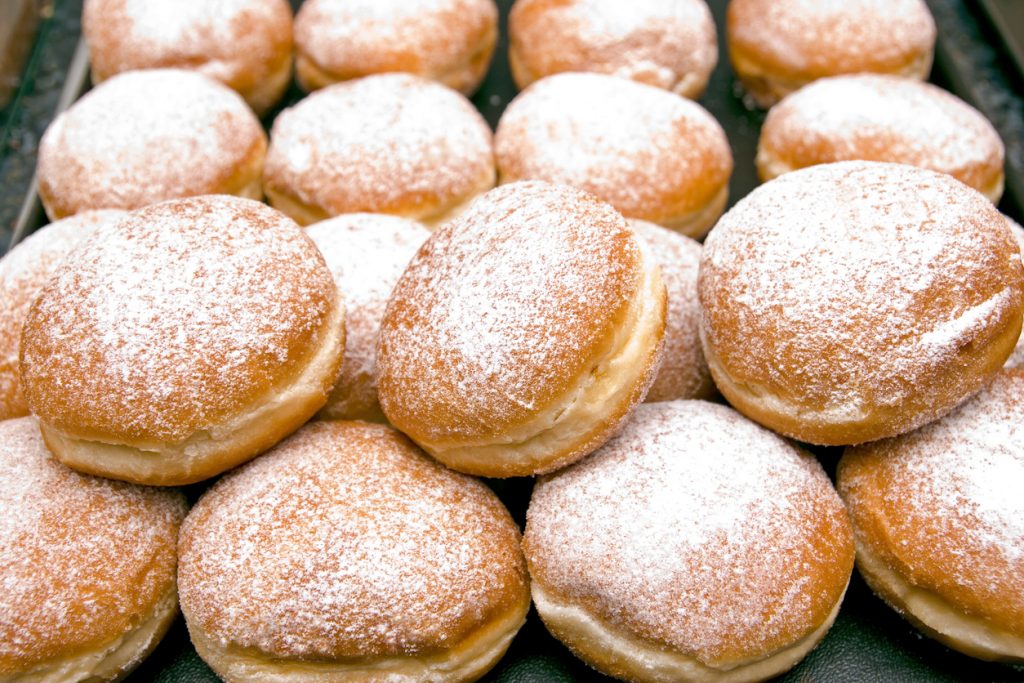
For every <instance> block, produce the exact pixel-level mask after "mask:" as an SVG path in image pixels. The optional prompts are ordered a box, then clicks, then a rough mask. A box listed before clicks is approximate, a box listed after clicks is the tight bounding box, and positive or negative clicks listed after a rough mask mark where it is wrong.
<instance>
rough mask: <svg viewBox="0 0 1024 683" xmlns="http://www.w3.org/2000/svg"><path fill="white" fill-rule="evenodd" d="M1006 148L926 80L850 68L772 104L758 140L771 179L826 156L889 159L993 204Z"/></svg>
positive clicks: (761, 166) (764, 173)
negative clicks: (944, 178)
mask: <svg viewBox="0 0 1024 683" xmlns="http://www.w3.org/2000/svg"><path fill="white" fill-rule="evenodd" d="M1004 157H1005V152H1004V149H1003V142H1002V140H1000V139H999V134H998V133H996V131H995V129H994V128H993V127H992V124H991V123H989V122H988V119H986V118H985V117H984V116H982V115H981V113H980V112H979V111H978V110H976V109H974V108H973V107H971V106H970V105H968V104H967V103H966V102H964V101H963V100H961V99H959V98H957V97H955V96H954V95H951V94H950V93H948V92H946V91H945V90H942V89H941V88H938V87H936V86H934V85H931V84H930V83H921V82H919V81H915V80H911V79H908V78H900V77H898V76H882V75H877V74H857V75H853V76H836V77H833V78H823V79H821V80H818V81H815V82H814V83H811V84H810V85H808V86H806V87H804V88H801V89H800V90H798V91H797V92H795V93H793V94H791V95H789V96H787V97H786V98H785V99H783V100H782V101H781V102H779V103H778V104H777V105H775V106H774V107H772V109H771V111H769V112H768V117H767V118H766V119H765V122H764V126H763V127H762V128H761V136H760V138H759V139H758V145H757V159H756V161H757V171H758V175H759V176H760V177H761V180H771V179H772V178H775V177H777V176H780V175H782V174H783V173H788V172H790V171H795V170H796V169H798V168H805V167H807V166H814V165H815V164H826V163H830V162H833V161H850V160H854V159H866V160H869V161H890V162H893V163H897V164H910V165H911V166H919V167H921V168H928V169H931V170H933V171H938V172H939V173H948V174H949V175H951V176H953V177H954V178H956V179H957V180H959V181H961V182H963V183H966V184H967V185H970V186H971V187H973V188H974V189H975V190H978V191H979V192H981V193H982V194H983V195H985V196H986V197H988V198H989V199H990V200H991V201H992V203H993V204H994V203H996V202H998V201H999V198H1000V197H1001V196H1002V194H1003V160H1004Z"/></svg>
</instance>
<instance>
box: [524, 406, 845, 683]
mask: <svg viewBox="0 0 1024 683" xmlns="http://www.w3.org/2000/svg"><path fill="white" fill-rule="evenodd" d="M526 520H527V521H526V533H525V538H524V541H523V548H524V550H525V552H526V560H527V564H528V566H529V569H530V577H531V590H532V592H533V601H534V604H535V605H536V606H537V612H538V613H539V614H540V617H541V619H543V621H544V624H545V625H546V626H547V627H548V630H549V631H551V633H552V634H553V635H554V636H555V637H556V638H558V639H559V640H560V641H562V642H563V643H564V644H565V645H566V646H567V647H568V648H569V649H570V650H572V651H573V653H574V654H576V655H577V656H578V657H580V658H581V659H583V660H584V661H585V662H586V663H588V664H589V665H591V666H592V667H594V668H596V669H597V670H598V671H601V672H603V673H606V674H608V675H611V676H615V677H617V678H621V679H623V680H629V681H637V682H646V681H651V682H659V683H660V682H664V681H702V682H719V681H721V682H724V681H729V682H730V683H737V682H740V681H761V680H765V679H767V678H771V677H773V676H775V675H778V674H780V673H782V672H783V671H786V670H787V669H789V668H791V667H792V666H793V665H795V664H796V663H797V662H798V661H800V660H801V659H802V658H803V657H804V656H805V655H806V654H807V653H808V652H809V651H810V650H811V649H812V648H813V647H814V646H815V645H816V644H817V643H818V641H820V640H821V639H822V638H823V637H824V636H825V633H826V632H827V631H828V629H829V627H830V626H831V625H832V622H833V621H834V620H835V618H836V614H838V612H839V605H840V603H841V602H842V599H843V594H844V592H845V591H846V586H847V584H848V582H849V580H850V574H851V572H852V571H853V556H854V545H853V533H852V531H851V528H850V521H849V519H848V517H847V514H846V510H845V509H843V504H842V501H840V499H839V496H837V495H836V492H835V489H833V488H832V484H831V483H830V482H829V480H828V476H826V474H825V472H824V470H822V468H821V466H820V465H819V464H818V462H817V461H816V460H815V459H814V458H813V457H811V456H810V455H809V454H807V453H805V452H802V451H799V450H798V449H796V448H794V447H793V446H792V445H790V444H789V443H788V442H786V441H785V440H784V439H782V438H780V437H778V436H776V435H775V434H772V433H771V432H769V431H768V430H766V429H762V428H760V427H758V426H757V425H755V424H753V423H752V422H750V421H748V420H746V419H744V418H743V417H741V416H740V415H738V414H737V413H736V412H735V411H733V410H730V409H729V408H727V407H726V406H721V405H716V404H713V403H705V402H703V401H673V402H667V403H649V404H645V405H643V406H640V408H639V409H638V410H637V412H636V415H635V416H634V417H633V419H632V420H630V422H629V423H627V425H626V428H625V429H624V430H623V432H622V434H621V435H619V436H618V437H616V438H615V439H613V440H612V441H609V442H608V443H607V444H606V445H605V446H604V447H603V448H602V449H601V450H599V451H598V452H597V453H595V454H593V455H592V456H591V457H589V458H587V459H586V460H584V461H582V462H580V463H578V464H576V465H573V466H572V467H570V468H568V469H565V470H562V471H561V472H558V473H556V474H554V475H551V476H549V477H544V478H542V479H541V480H540V481H539V482H538V483H537V485H536V487H535V488H534V491H533V497H532V498H531V500H530V507H529V510H528V511H527V518H526Z"/></svg>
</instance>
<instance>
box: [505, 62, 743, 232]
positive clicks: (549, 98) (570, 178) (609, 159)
mask: <svg viewBox="0 0 1024 683" xmlns="http://www.w3.org/2000/svg"><path fill="white" fill-rule="evenodd" d="M495 154H496V158H497V163H498V173H499V176H500V180H501V182H509V181H513V180H546V181H548V182H552V183H565V184H567V185H573V186H575V187H579V188H581V189H583V190H586V191H588V192H592V193H593V194H595V195H596V196H597V197H598V198H600V199H602V200H604V201H606V202H608V203H609V204H611V205H612V206H614V207H615V208H616V209H618V210H619V211H621V212H622V214H623V215H624V216H626V217H629V218H640V219H643V220H648V221H652V222H655V223H658V222H664V221H667V220H671V219H672V218H675V217H678V216H679V215H681V214H687V213H690V212H695V211H697V210H698V209H700V208H701V207H703V206H705V205H707V204H709V203H710V202H711V201H712V200H713V199H714V198H715V197H716V195H717V194H718V193H719V192H721V191H722V189H723V188H724V187H725V185H726V183H727V182H728V181H729V176H730V174H731V173H732V152H731V151H730V149H729V142H728V140H726V137H725V133H724V132H723V131H722V127H721V126H720V125H719V124H718V122H717V121H715V119H714V117H712V116H711V114H709V113H708V112H707V111H706V110H705V109H704V108H703V107H701V106H700V105H699V104H696V103H695V102H691V101H689V100H686V99H684V98H681V97H678V96H677V95H673V94H672V93H668V92H665V91H664V90H660V89H658V88H653V87H651V86H648V85H643V84H642V83H635V82H633V81H630V80H627V79H624V78H615V77H613V76H607V75H604V74H579V73H565V74H558V75H555V76H550V77H548V78H545V79H543V80H540V81H537V82H536V83H534V84H533V85H531V86H530V87H529V88H527V89H526V90H524V91H523V92H522V93H521V94H520V95H519V96H518V97H516V99H515V100H513V101H512V103H511V104H509V106H508V109H506V110H505V113H504V114H503V115H502V117H501V121H500V122H499V123H498V131H497V133H496V135H495Z"/></svg>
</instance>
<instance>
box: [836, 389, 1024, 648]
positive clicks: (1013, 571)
mask: <svg viewBox="0 0 1024 683" xmlns="http://www.w3.org/2000/svg"><path fill="white" fill-rule="evenodd" d="M1021 424H1024V370H1020V369H1017V370H1003V371H1001V372H1000V373H999V374H997V375H996V377H995V379H994V380H993V382H992V383H991V384H990V385H989V386H988V387H986V388H985V389H983V390H982V391H981V392H980V393H979V394H977V395H976V396H974V397H973V398H971V399H970V400H969V401H967V402H966V403H964V404H963V405H962V406H961V407H960V408H958V409H957V410H956V411H955V412H953V413H950V414H949V415H947V416H946V417H944V418H942V419H941V420H939V421H938V422H934V423H932V424H929V425H927V426H925V427H923V428H921V429H919V430H917V431H915V432H911V433H910V434H904V435H902V436H898V437H895V438H892V439H884V440H882V441H877V442H875V443H870V444H866V445H863V446H856V447H852V448H848V449H846V452H845V453H844V454H843V457H842V459H841V460H840V461H839V467H838V479H837V481H838V486H839V492H840V495H842V497H843V500H844V501H846V505H847V507H848V509H849V511H850V516H851V518H852V519H853V528H854V536H855V538H856V543H857V567H858V569H859V570H860V573H861V575H862V576H863V577H864V580H865V581H866V582H867V583H868V585H869V586H870V587H871V588H872V590H874V591H875V593H877V594H878V595H879V596H880V597H881V598H882V599H883V600H885V602H887V603H888V604H889V605H890V606H892V607H893V608H894V609H895V610H896V611H897V612H899V613H900V615H901V616H903V617H904V618H906V619H907V620H908V621H910V622H911V623H912V624H914V625H915V626H916V627H917V628H918V629H920V630H921V631H922V632H923V633H925V634H926V635H928V636H931V637H932V638H935V639H937V640H939V641H941V642H943V643H945V644H946V645H948V646H949V647H952V648H953V649H955V650H959V651H960V652H963V653H966V654H968V655H971V656H972V657H978V658H981V659H987V660H1002V661H1007V662H1016V663H1021V662H1024V497H1022V496H1021V495H1020V492H1021V487H1022V486H1024V446H1022V444H1021V438H1020V425H1021Z"/></svg>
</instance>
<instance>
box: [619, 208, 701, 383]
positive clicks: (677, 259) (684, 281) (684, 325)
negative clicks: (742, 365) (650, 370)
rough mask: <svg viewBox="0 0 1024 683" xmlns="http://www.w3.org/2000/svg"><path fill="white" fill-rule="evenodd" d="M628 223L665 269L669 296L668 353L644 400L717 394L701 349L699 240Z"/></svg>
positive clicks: (666, 346)
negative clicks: (698, 285) (698, 288)
mask: <svg viewBox="0 0 1024 683" xmlns="http://www.w3.org/2000/svg"><path fill="white" fill-rule="evenodd" d="M627 222H628V223H629V227H630V229H631V230H632V231H633V234H634V235H635V236H636V239H637V241H638V242H640V245H641V246H642V247H644V248H645V249H646V250H647V253H649V254H651V255H653V257H654V260H655V261H656V262H657V263H658V266H659V267H660V268H661V279H662V280H663V281H664V282H665V290H666V291H667V293H668V314H667V315H666V317H665V352H664V353H663V354H662V362H661V369H660V370H658V376H657V377H656V378H655V380H654V384H652V385H651V390H650V391H648V392H647V399H646V400H647V402H648V403H651V402H655V401H674V400H677V399H691V398H709V397H711V396H712V395H713V394H714V393H715V384H714V382H712V381H711V372H710V371H709V370H708V364H707V362H706V361H705V360H704V350H703V349H702V348H701V345H700V300H699V299H698V297H697V271H698V269H699V267H700V250H701V246H700V242H697V241H695V240H692V239H690V238H689V237H685V236H683V235H680V234H678V233H675V232H672V231H671V230H666V229H665V228H662V227H660V226H657V225H654V224H653V223H646V222H644V221H638V220H635V219H633V220H629V221H627Z"/></svg>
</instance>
